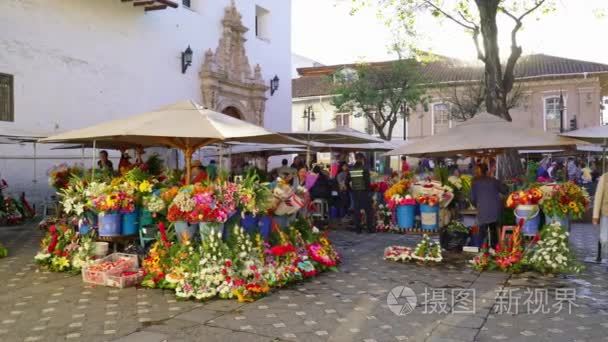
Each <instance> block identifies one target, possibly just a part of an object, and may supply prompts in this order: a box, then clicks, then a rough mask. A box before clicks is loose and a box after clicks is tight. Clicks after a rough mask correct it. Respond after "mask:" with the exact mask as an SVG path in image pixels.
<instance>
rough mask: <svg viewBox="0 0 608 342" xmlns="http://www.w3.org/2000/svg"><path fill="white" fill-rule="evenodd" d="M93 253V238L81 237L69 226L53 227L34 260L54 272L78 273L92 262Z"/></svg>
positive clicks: (43, 240)
mask: <svg viewBox="0 0 608 342" xmlns="http://www.w3.org/2000/svg"><path fill="white" fill-rule="evenodd" d="M93 252H94V245H93V237H92V236H86V237H85V236H80V235H78V234H77V233H76V232H75V231H74V230H73V229H72V228H71V227H69V226H67V225H52V226H51V227H49V229H48V232H47V234H46V236H45V237H44V239H42V242H41V244H40V251H39V252H38V253H37V254H36V256H35V257H34V260H35V261H36V263H37V264H38V265H40V266H42V267H44V268H47V269H49V270H51V271H53V272H68V271H73V272H78V271H80V269H82V267H84V266H85V265H87V264H88V263H89V262H90V261H91V260H92V257H93Z"/></svg>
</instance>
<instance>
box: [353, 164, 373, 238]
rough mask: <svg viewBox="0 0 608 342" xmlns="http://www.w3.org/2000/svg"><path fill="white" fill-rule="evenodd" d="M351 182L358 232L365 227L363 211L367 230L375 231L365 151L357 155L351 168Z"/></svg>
mask: <svg viewBox="0 0 608 342" xmlns="http://www.w3.org/2000/svg"><path fill="white" fill-rule="evenodd" d="M349 183H350V188H351V192H352V195H353V206H354V209H355V214H354V215H355V216H354V218H353V219H354V221H355V225H356V227H357V233H359V234H360V233H361V231H362V230H363V227H362V226H361V223H362V222H361V221H362V220H360V219H359V217H360V216H359V215H360V214H361V212H363V214H364V215H365V218H366V225H367V231H368V232H369V233H374V232H375V228H374V213H373V212H372V197H371V196H372V192H371V189H370V183H371V181H370V176H369V169H368V168H367V166H366V165H365V156H364V155H363V153H357V154H356V155H355V164H354V165H353V166H352V167H351V168H350V170H349Z"/></svg>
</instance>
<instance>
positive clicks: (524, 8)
mask: <svg viewBox="0 0 608 342" xmlns="http://www.w3.org/2000/svg"><path fill="white" fill-rule="evenodd" d="M352 1H353V4H354V5H355V8H357V7H358V6H360V5H361V4H365V3H376V4H379V5H380V8H384V9H389V11H384V13H385V15H386V13H391V14H389V16H393V17H390V18H387V21H388V22H390V23H392V24H396V25H398V26H399V27H400V28H401V32H404V33H405V34H407V35H409V36H411V37H412V36H416V35H417V34H418V31H417V25H416V24H417V21H416V19H417V17H418V16H419V15H424V14H431V15H432V16H433V17H435V18H438V19H444V20H448V21H450V22H452V23H453V24H455V25H457V26H458V27H460V28H462V29H463V30H465V31H466V32H467V33H469V34H470V35H471V37H472V43H473V44H474V46H475V48H476V50H477V58H478V59H479V60H480V61H481V62H483V65H484V75H483V89H484V105H485V109H486V110H487V111H488V112H489V113H491V114H495V115H497V116H500V117H502V118H504V119H506V120H509V121H511V115H510V114H509V93H510V92H511V91H512V90H513V85H514V82H515V74H514V71H515V65H516V63H517V61H518V60H519V58H520V57H521V55H522V47H521V46H520V45H519V43H518V41H517V35H518V33H519V32H520V31H521V29H522V27H523V24H524V20H525V19H527V18H529V17H530V16H531V15H532V14H538V13H546V12H548V11H551V10H553V9H554V7H555V4H554V1H555V0H352ZM499 15H504V16H506V17H507V18H509V19H510V20H512V22H513V26H512V27H511V28H510V40H511V44H510V52H509V56H508V58H507V59H506V61H503V60H501V56H500V49H499V46H498V33H499V28H498V24H497V17H498V16H499ZM517 160H518V158H517V155H516V153H515V152H513V151H511V153H509V154H508V162H507V163H501V165H504V166H506V167H511V169H507V170H503V172H504V175H505V176H511V175H514V174H517V173H521V172H522V169H521V165H520V163H519V162H517Z"/></svg>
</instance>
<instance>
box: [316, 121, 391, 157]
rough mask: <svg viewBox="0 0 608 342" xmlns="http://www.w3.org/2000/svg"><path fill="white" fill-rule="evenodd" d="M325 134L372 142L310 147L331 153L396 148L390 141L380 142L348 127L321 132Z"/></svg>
mask: <svg viewBox="0 0 608 342" xmlns="http://www.w3.org/2000/svg"><path fill="white" fill-rule="evenodd" d="M323 132H325V133H338V134H345V135H349V136H353V137H357V138H362V139H369V140H371V141H374V142H364V143H353V144H344V143H335V142H311V144H310V146H311V147H312V148H313V149H314V150H315V151H318V152H331V151H335V150H341V151H390V150H394V149H395V148H397V147H398V146H397V145H395V144H393V143H391V142H390V141H386V140H382V139H379V138H377V137H374V136H372V135H369V134H367V133H363V132H361V131H358V130H356V129H352V128H350V127H344V126H339V127H335V128H331V129H328V130H325V131H323Z"/></svg>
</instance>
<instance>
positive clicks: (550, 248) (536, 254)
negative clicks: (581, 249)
mask: <svg viewBox="0 0 608 342" xmlns="http://www.w3.org/2000/svg"><path fill="white" fill-rule="evenodd" d="M568 235H569V234H568V232H567V231H565V229H564V228H563V227H562V226H561V225H560V224H559V223H553V224H550V225H548V226H545V227H544V228H543V229H542V231H541V233H540V240H539V241H538V242H537V243H536V246H535V247H534V248H533V249H532V250H531V252H530V253H529V254H528V255H527V256H526V263H527V264H528V266H529V267H530V268H531V269H533V270H535V271H537V272H540V273H543V274H567V273H580V272H581V271H582V266H581V265H579V264H578V263H577V262H576V258H575V257H574V253H572V251H571V250H570V247H569V246H568Z"/></svg>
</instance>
